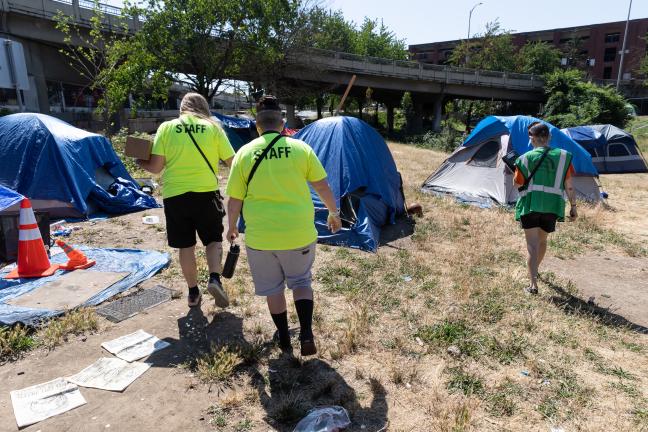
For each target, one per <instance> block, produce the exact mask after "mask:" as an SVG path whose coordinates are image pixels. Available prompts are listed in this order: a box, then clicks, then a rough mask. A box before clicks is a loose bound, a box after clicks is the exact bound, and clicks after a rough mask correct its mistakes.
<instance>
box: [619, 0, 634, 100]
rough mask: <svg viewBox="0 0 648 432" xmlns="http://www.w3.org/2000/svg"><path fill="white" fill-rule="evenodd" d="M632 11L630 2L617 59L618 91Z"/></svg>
mask: <svg viewBox="0 0 648 432" xmlns="http://www.w3.org/2000/svg"><path fill="white" fill-rule="evenodd" d="M631 10H632V0H630V6H628V19H626V25H625V33H624V34H623V47H622V48H621V58H620V59H619V75H618V76H617V82H616V89H617V90H619V84H620V83H621V74H623V57H625V52H626V43H627V42H628V26H629V25H630V11H631Z"/></svg>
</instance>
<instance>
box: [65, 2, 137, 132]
mask: <svg viewBox="0 0 648 432" xmlns="http://www.w3.org/2000/svg"><path fill="white" fill-rule="evenodd" d="M54 22H55V26H56V29H57V30H59V31H60V32H61V33H62V34H63V43H64V45H65V46H64V47H63V48H61V49H60V50H59V52H60V53H61V54H63V55H64V56H65V57H66V58H67V60H68V64H69V65H70V67H71V68H72V69H74V70H75V71H76V72H77V73H78V74H79V76H80V77H81V78H83V79H84V80H85V81H86V88H87V89H90V90H92V91H97V92H99V94H101V95H102V97H101V100H100V103H99V107H98V111H99V112H100V113H101V115H102V118H103V120H104V127H105V128H106V130H107V129H108V127H109V117H110V113H112V112H114V111H115V107H114V106H113V105H114V104H113V103H112V102H111V99H110V98H107V97H105V95H106V89H107V86H108V82H107V79H106V77H107V76H108V75H109V74H110V73H111V72H112V71H113V70H114V69H115V68H116V67H117V66H118V64H119V60H118V59H117V58H116V57H115V56H112V55H110V50H111V49H112V48H113V47H114V46H116V45H117V44H119V43H120V42H121V41H122V40H124V38H125V37H126V35H127V33H128V23H127V21H126V20H125V19H123V18H122V19H120V20H119V23H118V25H116V26H110V27H109V26H105V25H104V22H106V15H105V13H104V12H103V10H102V9H101V7H100V5H99V2H98V1H97V0H95V2H94V7H93V10H92V15H91V17H90V20H89V23H88V25H79V24H77V22H76V20H75V19H74V17H72V16H70V15H66V14H64V13H63V12H62V11H60V10H59V11H58V12H57V13H56V15H55V16H54Z"/></svg>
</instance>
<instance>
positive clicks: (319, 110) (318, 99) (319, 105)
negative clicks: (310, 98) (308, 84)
mask: <svg viewBox="0 0 648 432" xmlns="http://www.w3.org/2000/svg"><path fill="white" fill-rule="evenodd" d="M315 105H316V106H317V120H319V119H321V118H322V117H323V116H322V108H323V107H324V99H322V97H321V96H317V97H316V98H315Z"/></svg>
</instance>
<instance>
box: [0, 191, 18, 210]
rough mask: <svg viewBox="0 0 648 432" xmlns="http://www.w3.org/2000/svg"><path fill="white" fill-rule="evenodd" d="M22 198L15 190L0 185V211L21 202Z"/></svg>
mask: <svg viewBox="0 0 648 432" xmlns="http://www.w3.org/2000/svg"><path fill="white" fill-rule="evenodd" d="M23 198H24V197H23V196H22V195H20V194H19V193H18V192H16V191H15V190H11V189H9V188H6V187H4V186H2V185H0V211H2V210H4V209H7V208H9V207H11V206H12V205H14V204H17V203H19V202H20V201H22V199H23Z"/></svg>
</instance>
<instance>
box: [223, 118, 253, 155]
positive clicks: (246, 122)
mask: <svg viewBox="0 0 648 432" xmlns="http://www.w3.org/2000/svg"><path fill="white" fill-rule="evenodd" d="M212 115H213V116H214V118H216V120H218V121H219V122H220V123H221V124H222V126H223V130H224V131H225V134H226V135H227V138H228V139H229V142H230V144H232V147H233V148H234V151H238V149H240V148H241V147H243V146H244V145H245V144H247V143H249V142H250V141H252V140H253V139H254V138H256V137H258V136H259V134H258V133H257V130H256V123H255V122H254V120H250V119H246V118H240V117H232V116H226V115H224V114H219V113H217V112H212Z"/></svg>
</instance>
